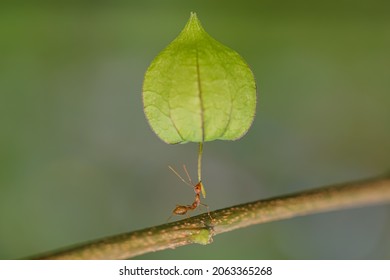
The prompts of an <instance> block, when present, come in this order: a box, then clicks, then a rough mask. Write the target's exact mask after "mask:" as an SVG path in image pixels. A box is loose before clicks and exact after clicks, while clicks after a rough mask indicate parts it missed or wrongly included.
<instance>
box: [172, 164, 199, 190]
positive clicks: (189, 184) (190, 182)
mask: <svg viewBox="0 0 390 280" xmlns="http://www.w3.org/2000/svg"><path fill="white" fill-rule="evenodd" d="M168 168H169V169H170V170H171V171H172V172H173V173H175V175H176V176H177V177H178V178H179V179H180V180H182V181H183V182H184V183H185V184H186V185H188V186H190V187H191V188H193V187H194V186H193V185H192V181H191V177H190V175H189V174H188V171H187V168H186V166H185V165H184V164H183V169H184V171H185V173H186V174H187V177H188V182H187V181H186V180H184V179H183V177H181V176H180V174H179V173H177V171H176V170H175V169H174V168H173V167H172V166H170V165H168Z"/></svg>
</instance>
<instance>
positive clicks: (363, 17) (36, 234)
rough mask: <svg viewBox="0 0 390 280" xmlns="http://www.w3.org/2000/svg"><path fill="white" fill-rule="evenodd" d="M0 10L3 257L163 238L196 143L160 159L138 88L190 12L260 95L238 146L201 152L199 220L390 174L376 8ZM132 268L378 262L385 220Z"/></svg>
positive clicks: (275, 229) (266, 230)
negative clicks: (233, 55)
mask: <svg viewBox="0 0 390 280" xmlns="http://www.w3.org/2000/svg"><path fill="white" fill-rule="evenodd" d="M52 2H53V1H8V2H6V1H2V4H0V258H1V259H14V258H24V257H27V256H29V255H34V254H38V253H42V252H46V251H50V250H53V249H58V248H60V247H63V246H68V245H72V244H75V243H79V242H84V241H88V240H93V239H96V238H100V237H105V236H109V235H114V234H118V233H122V232H127V231H132V230H137V229H142V228H145V227H149V226H153V225H158V224H162V223H164V222H165V221H166V219H167V218H168V217H169V215H170V213H171V211H172V209H173V208H174V206H175V205H176V204H177V203H179V204H186V203H190V202H192V200H193V192H192V190H191V189H189V188H188V187H186V186H185V185H184V184H183V183H182V182H180V181H179V180H178V179H177V178H176V177H175V176H174V174H172V172H170V171H169V169H168V165H173V166H175V167H176V168H177V169H179V168H180V166H181V165H182V164H183V163H185V164H186V165H187V167H188V169H189V170H190V172H191V173H192V177H193V178H196V160H197V158H196V157H197V155H196V153H197V146H196V144H185V145H172V146H170V145H167V144H164V143H163V142H161V141H160V140H159V139H158V138H157V136H155V135H154V133H153V132H152V131H151V129H150V128H149V126H148V124H147V122H146V120H145V118H144V115H143V110H142V99H141V88H142V80H143V75H144V73H145V71H146V69H147V67H148V65H149V63H150V62H151V61H152V59H153V58H154V56H155V55H157V53H158V52H159V51H160V50H162V49H163V48H164V47H165V46H166V45H167V44H168V43H169V42H170V41H171V40H173V39H174V38H175V37H176V36H177V35H178V34H179V32H180V31H181V29H182V28H183V27H184V25H185V23H186V21H187V20H188V18H189V15H190V12H191V11H195V12H197V14H198V17H199V18H200V20H201V21H202V23H203V26H204V27H205V29H206V30H207V31H208V33H209V34H210V35H211V36H213V37H214V38H216V39H217V40H219V41H220V42H222V43H224V44H225V45H227V46H229V47H231V48H233V49H235V50H236V51H238V52H239V53H240V54H241V55H242V56H243V57H244V58H245V59H246V61H247V62H248V63H249V64H250V66H251V68H252V70H253V72H254V74H255V77H256V79H257V83H258V97H259V101H258V108H257V116H256V119H255V122H254V124H253V126H252V128H251V129H250V131H249V133H248V134H247V135H246V136H245V137H244V138H243V139H241V140H240V141H235V142H223V141H215V142H210V143H206V144H205V147H204V162H203V163H204V165H203V178H204V183H205V186H206V189H207V192H208V193H207V194H208V197H207V199H206V200H205V201H204V202H205V203H207V204H208V205H209V206H210V208H211V210H215V209H218V208H222V207H227V206H231V205H234V204H237V203H243V202H248V201H252V200H255V199H261V198H268V197H271V196H276V195H282V194H286V193H291V192H296V191H301V190H305V189H309V188H314V187H318V186H322V185H327V184H332V183H337V182H342V181H349V180H357V179H361V178H365V177H368V176H376V175H379V174H382V173H384V172H387V171H388V170H389V167H390V77H389V76H390V75H389V74H390V16H389V14H390V5H389V4H388V3H389V2H388V1H352V0H351V1H347V0H342V1H336V0H330V1H271V0H267V1H249V0H241V1H206V0H200V1H199V0H198V1H182V0H176V1H157V0H142V1H124V0H123V1H57V2H55V3H52ZM139 258H140V259H149V258H150V259H389V258H390V207H389V206H377V207H368V208H362V209H355V210H347V211H340V212H332V213H327V214H318V215H313V216H309V217H301V218H295V219H291V220H286V221H280V222H274V223H269V224H264V225H258V226H253V227H250V228H246V229H242V230H237V231H234V232H230V233H227V234H224V235H219V236H217V237H216V238H215V240H214V243H212V244H211V245H209V246H200V245H193V246H186V247H182V248H177V249H175V250H167V251H163V252H157V253H154V254H147V255H144V256H141V257H139Z"/></svg>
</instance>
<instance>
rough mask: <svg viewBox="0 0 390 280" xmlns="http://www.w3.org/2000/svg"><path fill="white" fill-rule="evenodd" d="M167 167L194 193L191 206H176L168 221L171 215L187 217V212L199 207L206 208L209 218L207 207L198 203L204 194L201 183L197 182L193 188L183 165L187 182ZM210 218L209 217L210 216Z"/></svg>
mask: <svg viewBox="0 0 390 280" xmlns="http://www.w3.org/2000/svg"><path fill="white" fill-rule="evenodd" d="M168 167H169V169H170V170H172V172H173V173H175V174H176V176H177V177H179V179H180V180H182V181H183V182H184V183H185V184H186V185H188V186H190V187H191V188H194V192H195V200H194V202H193V203H192V204H190V205H176V207H175V209H173V211H172V215H171V216H170V217H169V218H168V220H169V219H171V218H172V216H173V215H187V216H188V213H187V212H188V211H192V210H195V209H196V208H197V207H198V206H199V205H203V206H205V207H206V208H207V212H208V213H209V216H210V211H209V207H208V206H207V205H206V204H203V203H201V202H200V193H202V194H203V195H204V196H205V192H204V187H203V184H202V181H199V183H197V184H196V185H195V186H194V184H193V183H192V180H191V177H190V175H189V173H188V171H187V168H186V166H185V165H183V169H184V172H185V173H186V174H187V178H188V182H187V181H186V180H184V179H183V177H181V176H180V175H179V173H177V172H176V170H175V169H173V168H172V167H171V166H168ZM210 218H211V216H210Z"/></svg>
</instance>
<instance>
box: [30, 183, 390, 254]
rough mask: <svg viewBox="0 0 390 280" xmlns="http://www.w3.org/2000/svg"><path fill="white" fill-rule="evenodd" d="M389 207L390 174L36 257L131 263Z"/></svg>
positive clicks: (248, 205) (257, 202) (223, 210)
mask: <svg viewBox="0 0 390 280" xmlns="http://www.w3.org/2000/svg"><path fill="white" fill-rule="evenodd" d="M385 203H390V176H386V177H381V178H374V179H368V180H364V181H358V182H349V183H344V184H339V185H333V186H328V187H323V188H319V189H314V190H310V191H304V192H301V193H296V194H291V195H286V196H281V197H276V198H271V199H266V200H258V201H254V202H250V203H245V204H241V205H236V206H232V207H228V208H225V209H220V210H216V211H214V212H210V215H211V217H212V220H211V219H210V217H209V215H208V213H205V214H202V215H199V216H195V217H192V218H189V219H184V220H181V221H177V222H173V223H168V224H163V225H160V226H155V227H150V228H146V229H143V230H138V231H134V232H130V233H125V234H120V235H116V236H111V237H107V238H104V239H100V240H95V241H91V242H89V243H86V244H82V245H79V246H76V247H73V248H70V249H64V250H60V251H58V252H54V253H50V254H46V255H43V256H41V257H38V258H37V259H128V258H132V257H134V256H138V255H142V254H145V253H148V252H154V251H159V250H164V249H167V248H171V249H173V248H176V247H179V246H184V245H187V244H193V243H198V244H203V245H206V244H209V243H211V242H212V240H213V237H214V236H215V235H217V234H220V233H224V232H228V231H231V230H235V229H238V228H243V227H247V226H250V225H255V224H261V223H266V222H271V221H277V220H281V219H287V218H292V217H297V216H303V215H309V214H314V213H320V212H327V211H333V210H340V209H346V208H353V207H362V206H368V205H375V204H385Z"/></svg>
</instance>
